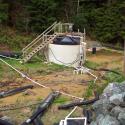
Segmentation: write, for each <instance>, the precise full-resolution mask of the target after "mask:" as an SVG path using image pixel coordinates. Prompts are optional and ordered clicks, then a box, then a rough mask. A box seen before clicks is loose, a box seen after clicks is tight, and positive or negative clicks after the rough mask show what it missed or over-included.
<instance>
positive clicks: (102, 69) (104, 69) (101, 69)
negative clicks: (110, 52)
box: [86, 66, 121, 75]
mask: <svg viewBox="0 0 125 125" xmlns="http://www.w3.org/2000/svg"><path fill="white" fill-rule="evenodd" d="M86 67H87V68H89V69H92V70H95V71H108V72H112V73H115V74H117V75H121V74H120V73H119V72H117V71H114V70H111V69H106V68H99V69H96V68H92V67H89V66H86Z"/></svg>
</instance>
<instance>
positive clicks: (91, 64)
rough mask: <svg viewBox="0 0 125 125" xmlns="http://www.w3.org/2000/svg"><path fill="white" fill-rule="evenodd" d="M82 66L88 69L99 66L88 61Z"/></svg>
mask: <svg viewBox="0 0 125 125" xmlns="http://www.w3.org/2000/svg"><path fill="white" fill-rule="evenodd" d="M84 65H85V66H86V67H88V68H90V69H95V68H97V67H98V66H99V64H97V63H95V62H92V61H88V60H87V61H86V62H85V64H84Z"/></svg>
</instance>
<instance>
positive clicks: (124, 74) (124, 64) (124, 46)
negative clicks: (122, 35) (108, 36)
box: [123, 40, 125, 75]
mask: <svg viewBox="0 0 125 125" xmlns="http://www.w3.org/2000/svg"><path fill="white" fill-rule="evenodd" d="M123 69H124V75H125V40H124V68H123Z"/></svg>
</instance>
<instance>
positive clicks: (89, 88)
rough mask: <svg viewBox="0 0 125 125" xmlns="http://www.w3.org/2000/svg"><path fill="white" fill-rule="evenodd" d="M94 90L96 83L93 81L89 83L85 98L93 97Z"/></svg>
mask: <svg viewBox="0 0 125 125" xmlns="http://www.w3.org/2000/svg"><path fill="white" fill-rule="evenodd" d="M94 88H95V83H94V82H93V81H91V82H89V83H88V88H87V89H86V92H85V94H84V97H85V98H89V97H91V96H92V95H93V91H94Z"/></svg>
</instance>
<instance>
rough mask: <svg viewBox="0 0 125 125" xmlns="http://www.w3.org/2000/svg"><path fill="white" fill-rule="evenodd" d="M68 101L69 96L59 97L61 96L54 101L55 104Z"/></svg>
mask: <svg viewBox="0 0 125 125" xmlns="http://www.w3.org/2000/svg"><path fill="white" fill-rule="evenodd" d="M67 101H68V99H67V98H64V97H59V98H57V99H56V100H55V101H54V103H55V104H64V103H65V102H67Z"/></svg>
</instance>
